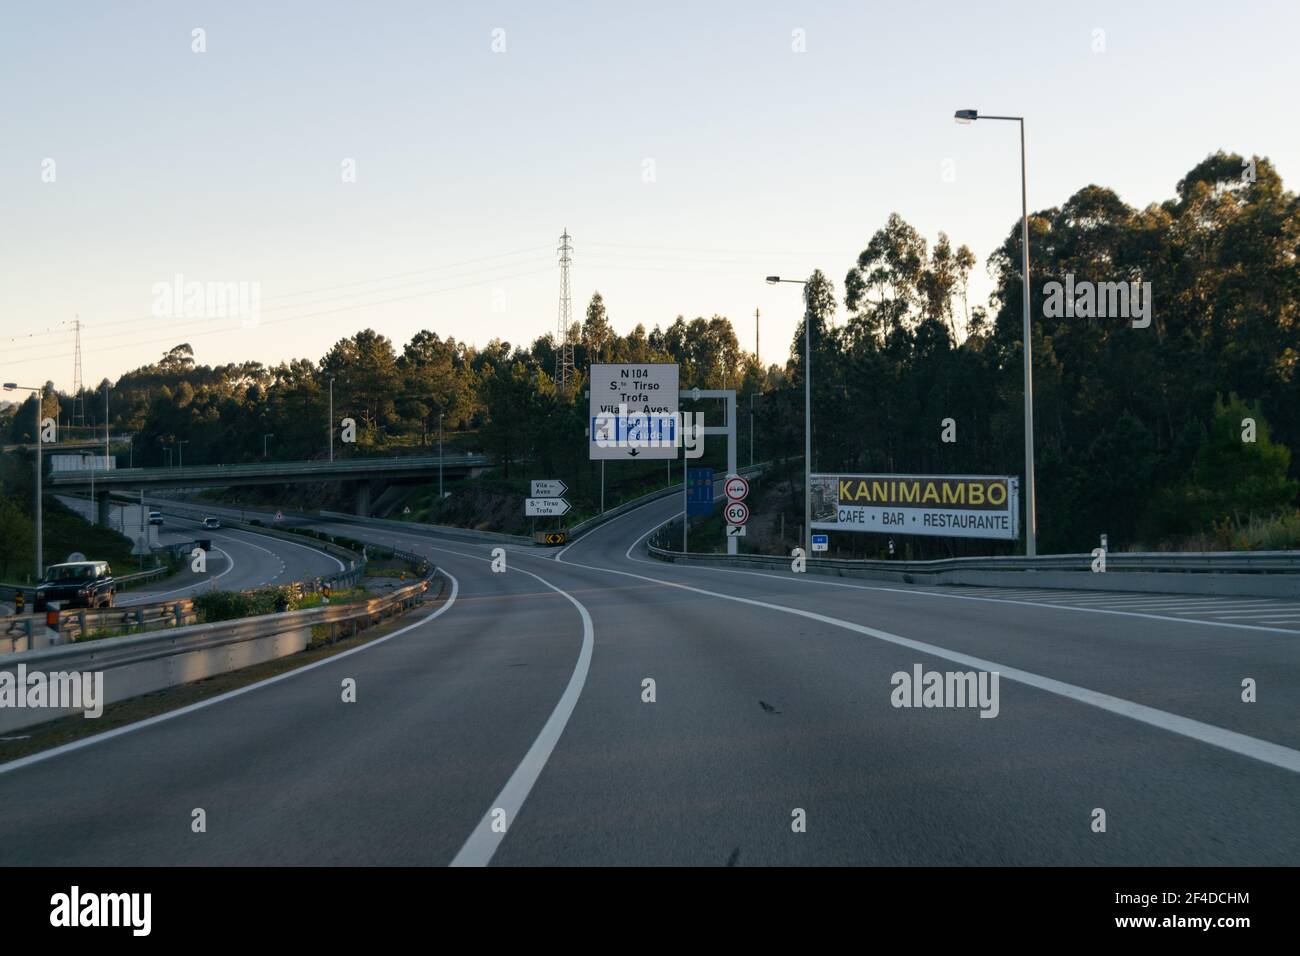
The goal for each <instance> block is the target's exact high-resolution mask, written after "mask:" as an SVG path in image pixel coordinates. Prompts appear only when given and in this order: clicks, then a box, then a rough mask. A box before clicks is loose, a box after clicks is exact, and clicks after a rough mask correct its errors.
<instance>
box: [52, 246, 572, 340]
mask: <svg viewBox="0 0 1300 956" xmlns="http://www.w3.org/2000/svg"><path fill="white" fill-rule="evenodd" d="M550 271H551V267H550V266H547V267H546V268H545V269H533V270H531V271H528V272H516V273H514V274H512V275H504V276H495V277H493V278H490V279H484V280H482V281H479V282H468V283H465V284H463V285H458V286H449V287H448V288H445V289H430V290H426V291H424V292H416V293H413V294H411V295H403V296H395V297H393V298H390V299H380V300H378V301H375V302H356V303H352V304H350V305H345V306H341V307H339V308H337V309H324V310H320V311H317V312H306V313H304V314H302V315H289V316H285V317H284V318H281V319H272V320H271V321H269V322H259V323H258V325H257V327H258V328H261V327H262V326H265V325H282V324H284V323H288V322H298V321H301V320H302V319H312V318H317V317H319V316H322V315H336V314H338V313H339V312H348V311H351V310H352V309H359V308H368V307H371V306H377V305H387V304H389V303H391V302H405V301H408V300H410V299H419V298H423V297H424V296H429V295H442V294H444V293H447V292H458V291H460V290H461V289H470V288H474V287H475V286H483V285H490V284H492V283H493V282H504V281H506V280H507V279H519V278H523V277H525V276H534V275H541V274H542V273H544V272H550ZM235 331H238V330H237V329H234V328H220V329H209V330H207V331H205V332H196V333H194V334H192V335H186V336H184V337H185V338H187V339H197V338H202V337H203V336H206V335H221V334H229V333H232V332H235ZM176 339H177V335H175V334H171V335H168V336H166V337H165V338H153V339H139V340H134V341H130V342H122V343H119V344H117V345H113V346H108V347H106V348H97V349H96V350H95V352H96V353H97V354H98V353H100V352H118V351H121V350H122V349H127V348H136V347H139V346H144V345H157V344H162V343H166V342H170V343H172V344H176ZM54 357H55V358H60V357H62V358H67V357H70V356H66V355H65V356H54Z"/></svg>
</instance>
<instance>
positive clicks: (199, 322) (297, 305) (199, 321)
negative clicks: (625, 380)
mask: <svg viewBox="0 0 1300 956" xmlns="http://www.w3.org/2000/svg"><path fill="white" fill-rule="evenodd" d="M543 261H548V260H546V259H544V258H540V257H539V258H534V259H526V260H522V261H520V262H517V263H509V265H511V266H524V265H531V264H533V263H540V262H543ZM503 265H504V264H503ZM500 268H502V266H501V265H498V266H494V267H486V268H480V269H470V270H468V271H465V272H460V273H456V274H453V275H448V276H440V277H438V278H429V279H421V280H419V281H417V282H407V283H400V284H398V285H394V286H389V287H387V288H383V289H364V290H358V291H356V292H350V293H346V294H344V295H342V296H328V297H326V298H323V299H317V300H314V301H308V302H290V303H285V304H283V305H273V306H269V307H267V308H264V309H259V314H261V313H263V312H277V311H282V310H285V309H301V308H305V307H307V306H312V305H329V304H330V303H333V302H340V301H342V300H346V299H350V298H355V297H357V296H367V295H375V294H377V293H382V292H396V291H398V290H401V289H410V288H413V287H416V286H421V285H424V284H426V283H430V282H435V283H441V282H447V281H450V280H455V279H465V278H469V277H471V276H477V275H480V274H482V273H485V272H486V273H491V272H493V271H495V270H496V269H500ZM484 281H485V282H491V281H495V280H493V279H492V278H491V277H489V278H487V279H485V280H484ZM474 284H476V283H470V284H469V285H474ZM480 284H481V283H480ZM468 287H469V286H463V287H459V288H468ZM439 291H440V290H438V289H431V290H429V293H428V294H434V293H436V292H439ZM421 294H422V293H421ZM412 297H414V296H412ZM384 301H388V300H384ZM369 304H372V303H368V302H356V303H353V304H352V305H351V306H349V307H350V308H351V307H355V308H361V307H364V306H366V305H369ZM221 318H226V316H207V317H199V318H195V319H192V320H190V321H188V322H186V321H182V322H174V321H173V322H169V323H168V328H170V329H172V330H174V331H176V332H181V331H183V330H185V329H190V328H201V327H203V326H206V325H208V324H210V323H211V322H213V321H214V320H219V319H221ZM132 321H133V322H134V321H138V320H132ZM159 322H160V318H159V317H158V316H150V317H149V319H148V320H147V324H149V325H155V326H156V325H158V324H159ZM121 324H123V322H122V321H118V322H116V323H112V322H110V323H105V326H111V325H121ZM259 324H266V323H259ZM117 334H120V333H117ZM117 334H109V335H104V336H102V337H94V336H92V337H91V338H90V339H89V341H90V342H92V343H96V342H101V341H102V342H113V341H116V338H117ZM44 348H45V346H42V345H36V344H32V345H27V346H20V347H18V348H16V349H10V350H8V351H7V352H6V353H5V354H6V357H10V358H12V357H14V356H17V355H21V354H23V353H25V352H32V351H38V350H42V349H44ZM95 351H102V349H100V348H98V347H96V349H95Z"/></svg>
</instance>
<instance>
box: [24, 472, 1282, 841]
mask: <svg viewBox="0 0 1300 956" xmlns="http://www.w3.org/2000/svg"><path fill="white" fill-rule="evenodd" d="M679 508H680V502H679V500H678V499H675V498H669V499H665V500H663V501H660V502H655V503H652V504H650V505H647V506H645V507H643V508H641V509H638V510H636V511H633V512H631V513H630V514H627V515H625V516H622V517H620V518H618V519H615V520H613V521H611V522H610V523H608V524H607V525H605V526H603V527H601V528H599V529H597V530H596V531H594V532H592V533H591V534H590V535H589V536H587V537H586V538H583V539H581V540H579V541H578V542H576V543H575V544H572V545H570V546H569V547H567V548H565V549H563V550H562V551H554V550H553V551H545V550H537V549H525V548H518V549H516V548H508V549H506V551H505V560H506V564H507V569H506V570H505V571H504V572H496V571H494V570H493V565H492V558H493V553H492V552H493V546H492V545H487V544H483V545H480V544H474V543H468V542H465V541H463V540H450V539H442V538H438V537H437V536H434V535H429V534H423V533H419V532H410V533H406V532H394V531H392V530H390V529H387V528H384V529H382V530H381V529H379V528H363V527H361V526H358V525H352V524H349V525H347V526H346V528H345V529H340V530H343V531H344V533H346V534H348V535H349V536H352V537H357V538H368V539H371V540H375V541H379V542H382V543H387V544H397V545H399V546H401V547H405V548H408V549H411V550H414V551H419V552H422V553H425V554H427V555H428V556H429V557H430V558H431V559H432V560H433V561H435V562H436V564H437V565H438V567H439V569H440V572H439V573H440V574H441V575H442V576H443V578H444V581H445V588H444V593H443V598H442V599H441V600H440V601H439V602H437V603H436V604H431V605H426V606H425V607H424V608H422V609H420V610H418V611H416V612H415V613H413V614H412V615H411V616H409V617H408V618H406V619H405V620H406V623H405V624H404V626H403V628H402V629H401V630H400V631H398V632H397V633H395V634H393V635H392V636H390V637H388V638H386V639H384V640H383V641H382V642H378V643H374V644H370V645H367V646H364V647H363V648H361V649H359V650H357V651H355V652H353V653H350V654H349V655H347V656H345V657H339V658H334V659H330V660H328V661H326V662H324V663H322V664H320V665H318V666H314V667H312V668H310V669H307V670H303V671H300V672H298V673H297V674H296V675H294V676H292V677H289V678H287V679H283V680H279V681H276V682H274V683H267V684H263V685H257V686H255V687H254V688H252V689H250V690H247V691H246V692H243V693H239V694H238V695H236V696H231V697H229V698H226V699H221V700H218V701H217V702H215V703H212V704H210V705H209V706H206V707H202V708H199V709H196V710H192V711H189V712H187V713H185V714H183V715H182V716H179V717H176V718H174V719H170V720H164V721H161V722H157V723H154V724H151V725H149V726H147V727H144V728H142V729H138V730H134V731H129V732H123V733H113V734H110V735H107V736H106V737H104V738H101V739H98V740H91V741H90V742H88V743H87V744H85V745H84V746H80V747H78V748H77V749H73V750H69V751H67V752H63V753H58V754H54V755H52V756H48V757H44V758H39V757H38V758H36V759H28V760H23V761H18V762H15V763H12V764H8V765H4V766H0V788H2V789H3V790H4V792H5V793H6V795H7V797H8V799H7V800H6V812H5V813H4V814H2V815H0V863H3V864H7V865H13V864H47V865H88V864H127V863H130V864H206V865H220V864H235V863H252V864H332V863H348V864H429V865H445V864H449V863H457V864H465V865H481V864H486V863H491V864H493V865H512V864H513V865H544V864H573V865H614V864H633V865H646V864H652V865H653V864H701V865H715V866H727V865H739V866H746V865H763V864H796V865H799V864H885V865H919V864H939V865H945V864H953V865H976V864H1043V865H1058V864H1060V865H1063V864H1076V865H1093V864H1121V865H1122V864H1131V865H1172V864H1177V865H1228V864H1270V865H1295V864H1297V863H1300V815H1297V813H1296V812H1295V808H1296V807H1297V806H1300V651H1298V650H1297V647H1298V646H1300V645H1298V643H1297V642H1298V641H1300V636H1298V635H1297V633H1296V628H1295V626H1294V624H1293V623H1290V622H1289V621H1287V620H1286V619H1287V618H1289V617H1291V616H1292V615H1295V616H1296V617H1300V609H1298V608H1300V605H1297V606H1290V605H1288V603H1287V602H1270V603H1271V604H1275V605H1281V606H1280V607H1270V608H1268V609H1267V610H1268V613H1269V614H1270V615H1274V616H1271V617H1268V618H1263V617H1255V616H1251V617H1232V616H1225V615H1230V614H1231V613H1233V612H1232V611H1225V610H1224V606H1223V605H1224V604H1226V603H1232V602H1234V601H1238V600H1239V599H1226V598H1225V599H1221V601H1215V600H1213V599H1208V600H1206V601H1205V602H1204V604H1203V605H1196V604H1195V602H1191V601H1188V600H1187V598H1186V597H1185V596H1183V597H1181V598H1180V597H1178V596H1173V597H1170V598H1167V599H1166V601H1165V602H1163V603H1162V602H1161V601H1160V600H1158V598H1159V596H1156V599H1152V601H1151V602H1150V603H1149V604H1148V605H1147V606H1137V607H1133V608H1131V609H1125V606H1124V601H1126V600H1127V599H1131V598H1132V597H1133V596H1132V595H1117V594H1113V595H1104V594H1103V595H1094V597H1096V598H1098V599H1099V603H1080V602H1079V601H1077V600H1076V601H1073V602H1072V601H1070V600H1067V598H1069V597H1070V596H1069V595H1065V596H1063V597H1056V598H1053V597H1049V596H1047V595H1044V594H1039V593H1034V592H1028V591H1025V592H1008V591H1006V590H1005V589H1003V590H1002V591H1000V592H993V591H985V590H983V589H957V588H925V587H914V586H902V585H900V586H893V585H877V584H872V583H871V582H867V581H851V582H850V581H844V580H841V579H835V578H826V577H820V576H817V575H804V574H796V573H793V572H784V571H779V572H750V571H738V570H730V569H710V568H699V567H686V566H676V565H665V564H662V563H660V562H657V561H654V560H652V559H649V558H648V557H647V556H646V555H645V553H644V548H643V540H644V536H645V535H646V534H647V533H648V532H649V531H650V530H651V529H653V528H654V527H655V526H657V525H658V524H659V523H660V522H662V521H663V520H665V519H666V518H668V517H670V516H671V515H672V514H673V513H674V512H675V511H677V510H678V509H679ZM1076 597H1077V596H1076ZM1107 602H1109V603H1107ZM1293 603H1294V602H1293ZM1170 608H1173V610H1170ZM1244 610H1245V609H1244V608H1239V609H1238V613H1240V612H1244ZM1266 621H1278V622H1280V623H1265V622H1266ZM918 666H919V667H920V668H921V670H922V671H923V672H928V671H939V672H948V671H954V672H955V671H985V672H991V671H996V672H998V675H999V682H998V684H997V688H998V694H997V698H996V701H995V706H994V707H988V706H986V707H983V708H980V707H899V706H894V703H895V699H896V697H897V695H896V687H895V680H896V679H895V675H897V674H905V675H911V674H912V673H913V672H914V668H916V667H918ZM348 677H351V678H354V679H355V680H356V681H357V701H356V702H355V703H343V702H342V700H341V693H340V686H341V682H342V681H343V679H344V678H348ZM647 680H652V681H653V682H654V683H653V691H654V693H653V697H654V700H653V702H649V701H648V700H647V698H648V697H649V696H650V695H649V691H648V689H647V688H648V687H649V686H650V685H648V684H647V683H646V682H647ZM1247 680H1251V681H1254V682H1255V686H1256V690H1255V693H1256V695H1257V699H1256V701H1255V702H1252V703H1247V702H1244V701H1243V699H1242V696H1243V681H1247ZM994 711H995V712H996V716H990V717H982V716H981V712H984V713H993V712H994ZM197 808H202V809H203V810H204V811H205V812H206V820H207V830H206V832H204V833H195V832H193V831H192V827H191V820H192V815H193V812H194V811H195V810H196V809H197ZM1102 814H1104V824H1105V827H1104V832H1098V831H1099V827H1100V822H1101V821H1102V819H1103V816H1102ZM801 822H802V824H803V826H802V827H801V826H800V824H801ZM801 830H802V832H800V831H801Z"/></svg>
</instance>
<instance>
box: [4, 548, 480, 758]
mask: <svg viewBox="0 0 1300 956" xmlns="http://www.w3.org/2000/svg"><path fill="white" fill-rule="evenodd" d="M438 573H439V574H441V575H443V576H444V577H446V578H447V580H448V581H450V582H451V594H450V595H448V597H447V600H446V601H444V602H443V603H442V604H441V605H440V606H439V607H438V609H437V610H435V611H433V612H432V613H430V614H426V615H425V616H424V617H422V618H420V619H419V620H418V621H414V622H413V623H411V624H408V625H406V626H405V627H402V628H398V629H397V630H396V631H393V633H392V634H385V635H384V636H383V637H377V638H375V639H374V640H373V641H367V642H366V643H365V644H359V645H358V646H356V647H354V648H352V649H351V650H346V651H341V652H340V653H338V654H334V655H332V656H330V657H326V658H323V659H321V660H319V661H316V662H314V663H311V664H305V665H303V666H302V667H298V668H295V669H293V670H291V671H285V672H284V673H283V674H277V675H276V676H275V677H268V678H267V679H266V680H260V681H257V682H256V683H253V684H248V685H247V686H245V687H239V688H236V689H235V690H231V691H227V692H226V693H224V694H218V695H217V696H216V697H209V698H208V699H207V700H200V701H197V702H196V703H193V704H188V705H187V706H185V707H180V708H178V709H176V710H169V711H167V712H166V713H165V714H158V715H157V716H154V717H148V718H146V719H144V720H141V721H137V722H136V723H134V724H127V725H126V726H124V727H115V728H114V729H112V730H106V731H104V732H103V733H102V734H95V736H93V737H83V738H82V739H81V740H74V741H72V742H71V743H67V744H63V745H62V746H59V747H54V748H52V749H50V750H42V751H41V752H40V753H37V754H31V755H29V756H27V757H19V758H18V759H17V760H11V761H9V762H8V763H3V764H0V774H6V773H12V772H13V771H15V770H21V769H22V768H23V767H30V766H31V765H32V764H35V763H43V762H44V761H46V760H50V759H52V758H54V757H58V756H60V755H62V754H66V753H72V752H73V751H74V750H84V749H85V748H86V747H93V746H94V745H95V744H100V743H103V742H104V741H106V740H112V739H113V738H114V737H121V736H122V735H123V734H130V733H134V732H135V731H137V730H143V729H144V728H145V727H150V726H152V725H154V724H161V723H162V722H163V721H165V720H174V719H175V718H177V717H183V716H185V715H186V714H192V713H194V712H195V711H198V710H203V709H204V708H206V707H211V706H212V705H213V704H220V703H223V702H224V701H227V700H231V699H233V698H235V697H242V696H243V695H244V694H248V693H251V692H252V691H255V690H260V689H261V688H263V687H270V686H271V685H272V684H278V683H280V681H283V680H289V679H290V678H293V677H298V676H300V675H302V674H306V673H307V672H308V671H314V670H315V669H316V668H318V667H324V666H325V665H327V664H333V663H334V662H335V661H341V660H343V658H345V657H351V656H352V655H353V654H360V653H361V652H362V651H368V650H370V649H371V648H372V647H378V646H379V645H380V644H385V643H387V642H388V641H391V640H392V639H393V638H395V637H401V636H402V635H403V634H405V633H406V632H407V631H411V630H414V629H415V628H417V627H422V626H423V625H425V624H428V623H429V622H430V621H432V620H433V619H434V618H436V617H439V616H441V615H442V614H443V613H445V612H446V611H448V610H450V608H451V606H452V605H453V604H455V603H456V595H457V594H458V593H459V592H460V582H459V581H457V580H456V578H455V577H453V576H452V575H451V574H450V573H449V572H447V571H444V570H443V569H442V568H439V569H438Z"/></svg>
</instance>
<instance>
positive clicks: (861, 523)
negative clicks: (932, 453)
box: [812, 475, 1020, 541]
mask: <svg viewBox="0 0 1300 956" xmlns="http://www.w3.org/2000/svg"><path fill="white" fill-rule="evenodd" d="M1019 499H1020V482H1019V479H1017V478H1008V477H990V476H986V475H813V476H812V526H813V528H814V529H816V530H819V531H867V532H874V533H877V534H918V535H931V536H936V537H952V538H998V539H1001V540H1006V541H1014V540H1016V539H1017V538H1018V537H1019V536H1020V509H1019Z"/></svg>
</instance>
